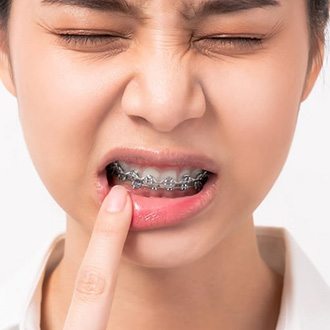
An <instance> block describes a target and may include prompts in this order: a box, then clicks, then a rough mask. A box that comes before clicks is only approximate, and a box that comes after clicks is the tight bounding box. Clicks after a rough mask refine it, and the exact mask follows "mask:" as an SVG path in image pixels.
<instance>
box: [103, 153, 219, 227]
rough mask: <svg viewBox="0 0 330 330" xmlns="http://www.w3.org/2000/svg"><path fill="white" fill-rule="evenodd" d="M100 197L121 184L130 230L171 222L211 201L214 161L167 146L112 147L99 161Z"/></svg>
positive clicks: (192, 213)
mask: <svg viewBox="0 0 330 330" xmlns="http://www.w3.org/2000/svg"><path fill="white" fill-rule="evenodd" d="M98 177H99V180H98V195H99V201H100V202H102V200H103V199H104V198H105V196H106V195H107V193H108V192H109V191H110V189H111V188H112V187H113V186H114V185H122V186H124V187H126V189H127V190H128V191H129V193H130V195H131V197H132V201H133V219H132V224H131V230H133V231H138V230H146V229H154V228H159V227H167V226H171V225H175V224H177V223H179V222H181V221H183V220H185V219H188V218H191V217H192V216H193V215H196V214H197V213H199V212H200V211H201V210H202V209H204V208H205V207H206V206H207V205H208V204H209V203H210V202H211V200H213V198H214V195H215V192H216V189H215V185H216V183H217V181H218V180H217V177H218V175H217V166H216V164H215V163H214V162H213V160H211V159H209V158H207V157H205V156H200V155H196V154H194V155H192V154H189V155H188V154H186V153H182V152H180V153H178V152H173V151H169V150H165V151H162V152H160V151H157V152H154V151H149V150H144V149H143V150H141V149H128V148H120V149H114V150H111V151H110V152H109V153H108V154H106V155H105V156H104V158H103V160H102V161H101V162H100V166H99V171H98Z"/></svg>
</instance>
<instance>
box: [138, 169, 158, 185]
mask: <svg viewBox="0 0 330 330" xmlns="http://www.w3.org/2000/svg"><path fill="white" fill-rule="evenodd" d="M148 175H152V176H153V177H154V178H155V179H156V180H157V181H158V182H160V172H159V171H157V170H156V169H155V168H153V167H147V168H145V169H144V170H143V171H142V177H146V176H148Z"/></svg>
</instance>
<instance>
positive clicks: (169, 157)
mask: <svg viewBox="0 0 330 330" xmlns="http://www.w3.org/2000/svg"><path fill="white" fill-rule="evenodd" d="M115 160H121V161H124V162H128V163H135V164H139V165H142V166H143V165H148V166H150V167H152V166H156V167H159V168H162V167H171V166H173V167H196V168H203V169H204V170H207V171H209V172H212V173H217V172H218V165H217V164H216V163H215V162H214V160H213V159H212V158H209V157H207V156H205V155H201V154H198V153H191V152H190V153H187V151H185V150H170V149H163V150H157V151H154V150H147V149H133V148H116V149H112V150H109V151H108V152H107V153H106V154H105V155H104V156H103V157H102V158H101V160H100V162H99V166H98V169H97V173H98V174H101V173H102V172H103V171H104V169H105V167H106V166H107V165H108V164H109V163H111V162H113V161H115Z"/></svg>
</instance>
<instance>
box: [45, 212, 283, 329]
mask: <svg viewBox="0 0 330 330" xmlns="http://www.w3.org/2000/svg"><path fill="white" fill-rule="evenodd" d="M76 226H77V224H76V222H73V220H68V228H67V234H66V244H65V252H64V256H63V259H62V260H61V262H60V264H59V266H58V267H57V268H56V269H55V271H54V272H53V273H52V274H51V276H50V277H49V279H46V280H45V282H44V283H45V284H44V289H43V290H44V293H43V295H44V297H45V299H43V301H44V305H43V313H42V314H43V318H42V319H43V323H44V324H45V326H44V327H42V329H62V328H63V323H64V320H65V315H66V314H67V311H68V308H69V305H70V301H71V295H72V292H73V287H74V281H75V277H76V274H77V271H78V269H79V266H80V263H81V260H82V258H83V255H84V251H85V250H86V247H87V244H88V237H86V233H83V232H78V230H79V228H77V227H76ZM84 236H85V237H86V239H85V240H82V237H84ZM281 290H282V278H281V276H279V275H278V274H277V273H275V272H273V271H272V270H271V269H270V268H269V267H268V266H267V265H266V264H265V262H264V261H263V260H262V258H261V257H260V254H259V250H258V245H257V239H256V235H255V231H254V225H253V219H252V218H251V219H249V220H248V221H245V222H244V223H243V224H242V225H241V226H239V227H238V228H237V229H236V230H233V231H232V232H231V233H230V234H228V235H227V236H226V238H225V239H223V240H222V241H221V242H220V243H219V244H218V245H217V246H215V247H214V248H213V249H212V250H211V251H210V252H209V253H208V254H207V255H204V256H203V257H202V258H200V259H199V260H196V261H195V262H194V263H190V264H188V265H184V266H181V267H176V268H170V269H168V268H166V269H164V268H157V269H156V268H146V267H141V266H139V265H137V264H133V263H132V262H130V261H128V260H127V259H125V258H122V260H121V264H120V268H119V272H118V279H117V285H116V290H115V296H114V299H113V303H112V308H111V313H110V314H111V317H110V319H109V327H108V329H112V330H113V329H114V330H117V329H121V330H124V329H133V328H141V329H142V328H143V329H146V330H147V329H157V328H159V327H160V324H161V325H162V326H163V327H164V328H166V329H167V328H170V329H183V328H184V329H188V328H189V329H210V330H211V329H219V328H222V329H254V330H258V329H275V327H276V322H277V317H278V313H279V307H280V300H281ZM49 296H52V299H47V297H49ZM48 311H49V313H48ZM55 311H56V312H55ZM52 315H53V317H52ZM54 315H56V317H54ZM127 315H129V318H128V317H127ZM55 318H56V320H55Z"/></svg>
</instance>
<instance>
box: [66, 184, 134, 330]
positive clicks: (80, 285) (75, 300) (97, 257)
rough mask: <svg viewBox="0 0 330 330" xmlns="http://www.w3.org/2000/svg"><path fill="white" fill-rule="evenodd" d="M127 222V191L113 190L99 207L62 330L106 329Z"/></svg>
mask: <svg viewBox="0 0 330 330" xmlns="http://www.w3.org/2000/svg"><path fill="white" fill-rule="evenodd" d="M123 204H124V207H123V209H122V210H121V211H120V210H119V211H118V209H121V206H122V205H123ZM111 205H112V207H111ZM131 219H132V202H131V199H130V196H129V194H128V193H127V190H126V189H125V188H124V187H122V186H115V187H113V188H112V189H111V191H110V193H109V194H108V195H107V197H106V198H105V199H104V201H103V203H102V205H101V208H100V211H99V213H98V216H97V219H96V222H95V225H94V229H93V232H92V235H91V238H90V241H89V244H88V247H87V250H86V253H85V255H84V258H83V261H82V263H81V265H80V268H79V271H78V274H77V278H76V282H75V288H74V291H73V295H72V300H71V304H70V307H69V311H68V315H67V317H66V320H65V323H64V330H84V329H86V330H87V329H88V330H91V329H93V330H105V329H106V326H107V323H108V319H109V316H110V310H111V305H112V299H113V294H114V289H115V286H116V280H117V273H118V265H119V262H120V258H121V254H122V250H123V246H124V242H125V240H126V237H127V234H128V229H129V227H130V223H131Z"/></svg>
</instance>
